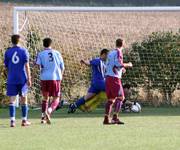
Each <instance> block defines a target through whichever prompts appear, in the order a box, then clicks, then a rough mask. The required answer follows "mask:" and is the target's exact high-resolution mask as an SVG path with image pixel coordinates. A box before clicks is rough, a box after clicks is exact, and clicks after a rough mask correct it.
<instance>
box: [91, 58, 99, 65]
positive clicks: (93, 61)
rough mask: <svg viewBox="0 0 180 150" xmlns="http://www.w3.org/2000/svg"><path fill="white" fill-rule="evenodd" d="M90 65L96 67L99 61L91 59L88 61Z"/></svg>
mask: <svg viewBox="0 0 180 150" xmlns="http://www.w3.org/2000/svg"><path fill="white" fill-rule="evenodd" d="M90 65H91V66H98V65H100V61H99V60H98V59H92V60H91V61H90Z"/></svg>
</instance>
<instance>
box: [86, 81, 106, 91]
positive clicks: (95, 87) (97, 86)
mask: <svg viewBox="0 0 180 150" xmlns="http://www.w3.org/2000/svg"><path fill="white" fill-rule="evenodd" d="M101 91H105V82H103V81H101V82H92V83H91V86H90V88H89V90H88V93H96V94H98V93H100V92H101Z"/></svg>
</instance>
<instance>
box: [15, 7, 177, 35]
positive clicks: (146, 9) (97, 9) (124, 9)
mask: <svg viewBox="0 0 180 150" xmlns="http://www.w3.org/2000/svg"><path fill="white" fill-rule="evenodd" d="M20 11H52V12H55V11H59V12H108V11H109V12H116V11H122V12H133V11H136V12H141V11H142V12H151V11H152V12H155V11H159V12H161V11H163V12H166V11H171V12H172V11H173V12H175V11H180V6H173V7H23V6H22V7H21V6H19V7H14V11H13V33H14V34H18V33H19V15H18V12H20Z"/></svg>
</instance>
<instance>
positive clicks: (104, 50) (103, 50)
mask: <svg viewBox="0 0 180 150" xmlns="http://www.w3.org/2000/svg"><path fill="white" fill-rule="evenodd" d="M108 53H109V50H108V49H105V48H104V49H102V50H101V52H100V55H103V54H108Z"/></svg>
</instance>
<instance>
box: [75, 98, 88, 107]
mask: <svg viewBox="0 0 180 150" xmlns="http://www.w3.org/2000/svg"><path fill="white" fill-rule="evenodd" d="M85 102H86V101H85V99H84V97H81V98H80V99H78V100H77V101H76V102H75V105H76V107H77V108H78V107H79V106H81V105H83V104H85Z"/></svg>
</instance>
